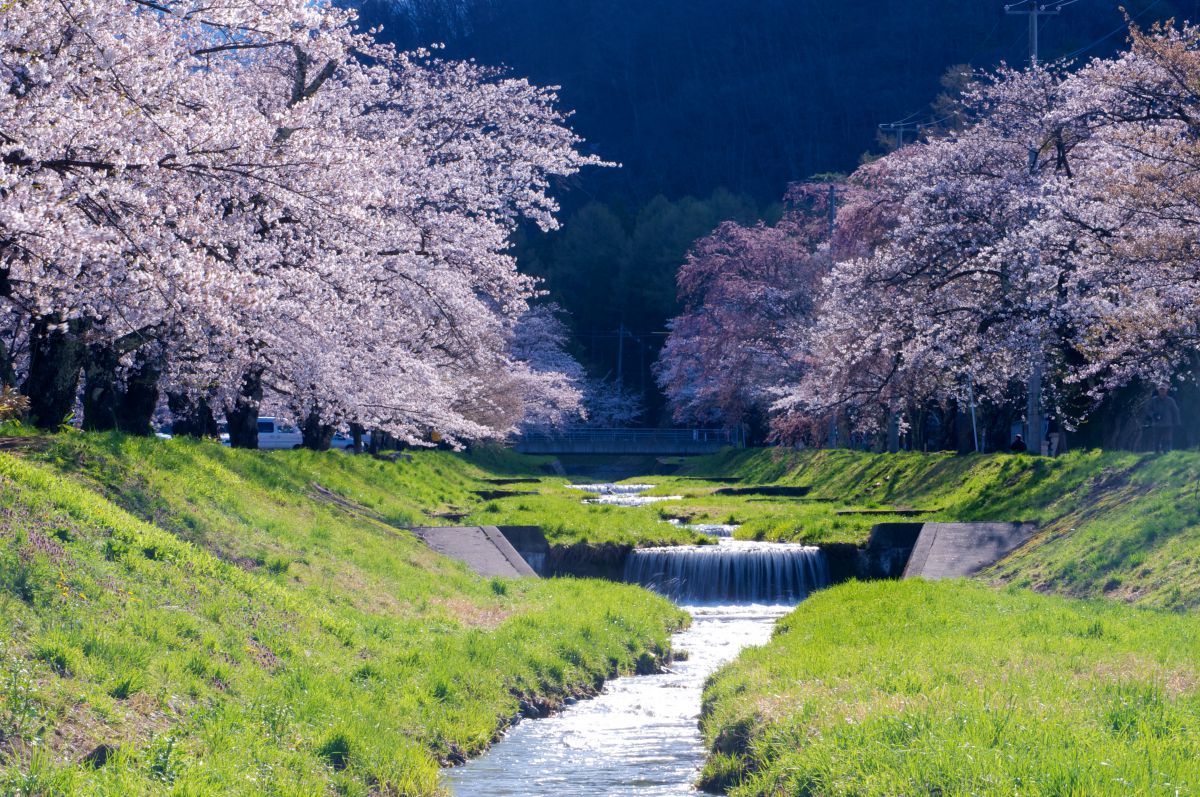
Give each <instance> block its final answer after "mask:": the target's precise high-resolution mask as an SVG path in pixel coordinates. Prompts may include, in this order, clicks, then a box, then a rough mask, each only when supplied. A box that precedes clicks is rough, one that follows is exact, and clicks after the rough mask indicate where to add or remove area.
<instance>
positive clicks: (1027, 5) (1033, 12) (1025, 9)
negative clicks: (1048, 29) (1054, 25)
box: [1004, 0, 1063, 66]
mask: <svg viewBox="0 0 1200 797" xmlns="http://www.w3.org/2000/svg"><path fill="white" fill-rule="evenodd" d="M1062 7H1063V4H1061V3H1056V4H1055V5H1054V7H1053V8H1051V7H1050V6H1048V5H1042V4H1041V3H1039V2H1038V0H1022V2H1020V3H1013V4H1011V5H1007V6H1005V7H1004V13H1006V14H1008V15H1010V16H1017V15H1021V14H1024V15H1026V16H1028V17H1029V63H1030V65H1032V66H1037V65H1038V28H1039V27H1040V26H1041V25H1040V22H1039V20H1040V19H1041V18H1042V17H1056V16H1058V12H1060V11H1062Z"/></svg>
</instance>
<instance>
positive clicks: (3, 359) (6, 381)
mask: <svg viewBox="0 0 1200 797" xmlns="http://www.w3.org/2000/svg"><path fill="white" fill-rule="evenodd" d="M16 384H17V371H16V369H15V368H13V358H12V355H10V354H9V352H8V346H6V345H5V344H4V341H2V340H0V386H4V387H14V386H16Z"/></svg>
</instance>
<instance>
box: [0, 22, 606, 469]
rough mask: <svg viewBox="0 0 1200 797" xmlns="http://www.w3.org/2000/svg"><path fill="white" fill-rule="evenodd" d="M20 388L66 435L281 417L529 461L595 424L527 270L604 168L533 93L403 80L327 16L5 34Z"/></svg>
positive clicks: (1, 137)
mask: <svg viewBox="0 0 1200 797" xmlns="http://www.w3.org/2000/svg"><path fill="white" fill-rule="evenodd" d="M0 20H2V21H3V25H0V158H2V161H0V301H2V303H3V308H4V311H5V315H4V318H3V322H2V326H3V349H2V351H0V371H2V373H0V376H2V377H3V380H4V381H5V383H7V384H10V385H16V386H19V387H20V389H21V391H22V392H23V393H25V394H26V395H27V396H28V397H29V400H30V405H31V406H30V415H31V419H32V421H33V422H35V423H37V424H38V425H40V426H44V427H54V426H57V425H58V424H60V423H62V422H63V420H64V419H65V418H67V417H69V416H70V414H71V413H72V412H73V411H74V410H75V408H76V407H77V406H78V402H80V401H82V408H83V422H84V424H85V426H87V427H89V428H94V429H110V428H119V429H125V430H128V431H133V432H143V433H144V432H145V431H147V430H148V429H149V424H150V418H151V415H152V413H153V412H154V410H155V408H156V407H157V406H160V405H161V403H162V401H163V400H164V398H165V400H167V401H168V402H169V404H170V406H171V410H172V412H173V414H174V415H175V418H176V424H177V426H178V427H179V428H180V429H182V430H193V431H205V430H211V429H212V428H213V423H212V416H213V414H214V413H217V414H221V413H223V414H224V415H225V416H226V418H227V420H228V423H229V429H230V436H231V439H232V441H233V443H234V444H235V445H245V446H253V445H255V444H256V441H257V431H256V428H257V427H256V423H255V420H256V418H257V416H258V413H259V408H260V405H261V404H263V402H264V401H265V402H268V403H270V404H272V405H274V406H275V407H277V408H280V409H283V410H285V411H287V412H289V413H290V414H291V415H292V416H293V417H295V418H297V419H298V421H300V422H301V423H302V426H303V428H304V430H305V434H306V442H308V443H309V444H311V445H315V446H318V447H319V446H320V445H321V441H322V440H326V441H327V440H328V438H329V436H330V435H331V434H332V432H333V430H334V428H336V427H339V426H341V427H344V426H347V425H358V426H361V427H365V428H373V429H378V430H381V431H384V432H387V433H389V434H391V435H393V436H395V437H398V438H402V439H404V438H406V439H417V438H420V437H422V436H424V435H426V434H427V433H428V431H429V430H431V429H436V430H437V431H439V432H440V433H441V434H442V435H443V436H444V437H446V438H448V439H450V440H465V439H478V438H486V437H492V436H497V435H502V434H504V433H506V432H508V431H509V430H511V429H512V428H513V427H514V425H516V424H518V423H520V422H522V421H523V420H525V419H531V420H533V421H536V422H554V421H556V420H558V419H560V418H562V417H564V416H566V415H569V414H571V413H573V412H575V410H576V408H577V405H578V402H579V388H578V382H579V380H578V378H577V377H578V376H579V375H578V373H577V367H575V366H574V365H573V364H572V363H571V362H570V360H569V358H565V357H564V356H563V354H562V351H561V349H562V342H563V334H562V329H561V326H556V325H555V324H554V323H553V322H552V319H548V318H547V317H546V316H545V315H544V314H536V313H535V314H534V315H533V316H530V315H529V314H528V311H529V305H528V302H529V300H530V299H531V298H532V297H533V296H534V295H535V293H536V290H535V288H536V286H535V285H534V284H533V283H532V282H531V281H530V280H529V279H527V278H525V277H523V276H522V275H520V274H519V273H518V272H517V270H516V268H515V265H514V263H513V261H512V258H511V257H510V255H509V254H507V241H508V238H509V235H510V233H511V232H512V230H513V228H514V226H515V225H516V224H518V223H520V222H522V221H525V220H528V221H532V222H534V223H536V224H538V225H541V226H542V227H549V226H552V225H553V224H554V223H555V222H554V213H555V211H556V206H555V203H554V202H553V200H552V199H551V198H550V196H549V194H548V189H549V185H550V181H551V180H553V179H555V178H557V177H560V176H565V175H570V174H573V173H574V172H576V171H577V170H578V169H579V168H580V167H582V166H585V165H588V164H591V163H594V162H595V161H594V160H593V159H592V158H589V157H585V156H582V155H580V154H579V153H578V152H577V150H576V147H577V144H578V140H577V139H576V137H575V136H574V134H573V133H571V132H570V130H569V129H567V128H566V127H565V125H564V119H563V117H562V115H561V114H560V113H559V112H558V111H557V110H556V109H555V107H554V103H555V99H556V98H555V96H554V94H553V93H551V92H550V91H547V90H543V89H540V88H537V87H534V86H531V85H530V84H528V83H527V82H525V81H523V80H515V79H508V78H504V77H502V76H500V75H498V74H496V73H494V72H492V71H489V70H487V69H484V68H482V67H479V66H477V65H474V64H470V63H451V62H444V61H440V60H438V59H437V58H436V57H435V53H433V52H418V53H400V52H397V51H395V50H393V49H391V48H389V47H385V46H382V45H380V44H377V43H376V42H375V41H374V40H373V39H372V38H371V36H370V35H369V32H362V31H360V30H358V29H357V28H356V27H355V20H354V16H353V13H352V12H347V11H343V10H339V9H338V8H336V7H334V6H332V5H331V4H328V3H325V2H312V0H226V1H225V2H221V3H215V4H214V3H207V2H199V1H198V0H70V1H69V2H68V1H67V0H13V2H9V3H5V4H4V5H3V6H2V7H0Z"/></svg>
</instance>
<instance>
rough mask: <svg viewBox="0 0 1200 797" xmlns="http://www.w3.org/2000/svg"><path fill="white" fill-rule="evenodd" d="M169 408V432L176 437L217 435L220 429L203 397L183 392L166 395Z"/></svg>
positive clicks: (206, 400) (210, 406)
mask: <svg viewBox="0 0 1200 797" xmlns="http://www.w3.org/2000/svg"><path fill="white" fill-rule="evenodd" d="M167 407H168V409H170V410H171V434H172V435H174V436H176V437H217V436H218V435H220V433H221V430H220V428H219V427H218V426H217V419H216V418H214V417H213V411H212V405H211V404H209V403H208V399H207V398H204V397H200V398H193V397H191V396H189V395H187V394H184V393H171V394H168V396H167Z"/></svg>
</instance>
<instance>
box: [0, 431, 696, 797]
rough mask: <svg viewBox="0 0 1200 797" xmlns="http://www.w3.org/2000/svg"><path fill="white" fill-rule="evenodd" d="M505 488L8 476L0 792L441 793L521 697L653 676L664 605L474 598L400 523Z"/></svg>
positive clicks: (235, 459)
mask: <svg viewBox="0 0 1200 797" xmlns="http://www.w3.org/2000/svg"><path fill="white" fill-rule="evenodd" d="M489 476H490V474H489V473H488V472H485V471H482V470H480V469H479V468H477V467H475V466H474V465H471V464H470V463H468V462H466V461H464V460H463V459H461V458H458V457H455V456H453V455H450V454H446V453H438V452H431V453H427V454H417V455H416V456H414V457H413V459H412V460H411V461H404V460H402V461H400V462H384V461H378V460H373V459H370V458H368V457H351V456H347V455H345V454H341V453H327V454H313V453H308V452H290V451H289V452H245V451H231V450H228V449H223V448H221V447H219V446H217V445H214V444H208V443H194V442H186V441H182V440H174V441H170V442H167V443H164V442H161V441H156V440H133V439H128V438H122V437H119V436H92V435H69V436H64V437H61V438H56V439H54V440H53V441H51V444H50V446H49V447H48V448H46V449H45V450H44V451H36V450H31V451H28V452H25V453H22V454H21V455H19V456H10V455H0V794H22V795H24V794H38V795H112V796H113V797H116V795H131V794H171V795H209V794H222V795H225V794H228V795H264V794H266V795H272V794H274V795H289V796H290V795H328V794H331V793H337V794H344V795H364V796H365V795H369V794H370V795H425V794H432V793H434V792H435V790H436V788H437V783H438V778H439V761H455V760H460V759H461V758H462V757H463V756H467V755H471V754H475V753H478V752H479V751H480V750H481V749H483V748H484V747H486V746H487V745H488V744H489V743H490V742H491V741H492V739H493V738H494V736H495V734H496V732H497V729H498V728H499V727H501V725H502V724H503V723H504V722H506V721H508V720H509V719H511V718H513V717H515V716H516V715H517V714H518V713H519V711H520V707H521V704H522V701H524V702H525V703H526V704H527V705H528V704H547V703H549V704H553V703H555V702H557V701H561V700H563V699H564V698H565V697H567V696H570V695H572V694H577V693H579V692H581V691H586V690H591V689H594V688H596V686H597V685H598V684H599V683H600V682H601V681H602V680H603V679H604V678H606V677H610V676H612V675H614V674H616V673H618V672H625V671H631V670H633V669H635V668H637V667H638V666H639V665H640V666H643V667H644V666H645V663H646V662H645V659H652V658H657V657H661V656H663V655H664V653H665V652H666V650H667V649H668V640H669V634H670V632H671V630H672V629H673V628H675V627H676V626H677V625H678V624H679V623H680V622H682V615H681V614H680V613H679V612H678V611H677V610H675V609H674V608H672V607H671V606H670V605H669V604H668V603H667V602H665V601H663V600H662V599H660V598H657V597H656V596H654V595H652V594H650V593H648V592H645V591H643V590H640V589H637V588H633V587H626V586H623V585H617V584H608V583H603V582H591V581H575V580H561V581H559V580H545V581H537V580H529V581H504V580H498V579H481V578H478V577H476V576H474V575H473V574H471V573H469V572H468V571H467V570H466V569H465V568H464V567H463V566H462V565H460V564H458V563H455V562H452V561H450V560H447V559H443V558H441V557H438V556H436V555H434V554H433V553H432V552H430V551H429V550H428V549H427V548H425V547H424V546H423V545H422V544H420V543H419V542H417V541H416V540H415V539H414V538H413V537H412V536H411V535H409V534H408V533H406V532H404V531H402V530H400V529H399V528H397V526H398V525H404V524H407V523H410V522H429V521H430V520H431V519H432V516H433V515H434V514H436V513H439V512H442V511H446V510H449V509H454V508H465V506H466V505H468V504H470V503H471V502H472V501H476V500H477V499H476V498H475V497H474V496H473V495H472V491H473V490H474V489H476V488H477V486H478V485H479V484H480V483H481V482H480V480H481V479H484V478H487V477H489ZM316 485H319V486H320V487H322V488H324V489H325V490H329V491H332V492H333V493H335V494H337V495H338V496H341V497H342V498H343V499H345V500H347V501H349V502H352V504H354V505H357V506H359V507H362V508H363V510H361V511H360V510H356V509H353V508H351V509H347V508H345V507H343V506H338V505H336V504H334V503H331V502H329V501H328V500H325V499H323V498H321V497H320V495H319V494H318V493H317V492H316V491H315V486H316ZM101 745H105V746H107V749H109V750H110V751H111V752H110V753H109V754H106V756H104V758H105V759H106V760H105V761H104V763H103V766H99V767H96V768H93V767H92V766H91V765H89V764H86V763H81V760H82V759H83V758H84V757H85V756H86V755H87V754H88V753H89V752H93V751H95V750H97V749H99V748H100V746H101Z"/></svg>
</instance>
